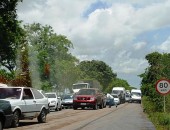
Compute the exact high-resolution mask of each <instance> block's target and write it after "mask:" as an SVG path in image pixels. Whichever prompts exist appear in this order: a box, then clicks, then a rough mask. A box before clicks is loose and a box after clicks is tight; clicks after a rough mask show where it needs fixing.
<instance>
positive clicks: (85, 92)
mask: <svg viewBox="0 0 170 130" xmlns="http://www.w3.org/2000/svg"><path fill="white" fill-rule="evenodd" d="M94 94H95V90H93V89H81V90H80V91H79V92H78V95H94Z"/></svg>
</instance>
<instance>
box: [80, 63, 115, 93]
mask: <svg viewBox="0 0 170 130" xmlns="http://www.w3.org/2000/svg"><path fill="white" fill-rule="evenodd" d="M78 67H79V68H80V70H81V71H82V75H81V78H82V79H90V78H91V79H96V80H98V81H99V82H100V84H101V85H102V87H103V90H105V89H106V88H107V87H108V85H109V83H110V82H111V81H112V79H113V78H115V77H116V76H117V75H116V73H113V71H112V69H111V67H110V66H108V65H107V64H106V63H104V62H103V61H97V60H92V61H82V62H80V64H79V65H78Z"/></svg>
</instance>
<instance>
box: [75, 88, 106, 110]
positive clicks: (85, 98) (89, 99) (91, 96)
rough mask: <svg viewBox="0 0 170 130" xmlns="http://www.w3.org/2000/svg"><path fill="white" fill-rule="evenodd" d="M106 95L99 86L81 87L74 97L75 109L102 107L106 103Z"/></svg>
mask: <svg viewBox="0 0 170 130" xmlns="http://www.w3.org/2000/svg"><path fill="white" fill-rule="evenodd" d="M104 100H105V96H104V94H103V93H102V92H101V91H100V90H99V89H97V88H84V89H80V90H79V91H78V92H77V93H76V94H75V95H74V97H73V109H74V110H75V109H77V108H82V109H84V108H85V107H90V108H93V109H98V106H99V108H100V109H102V108H103V107H104V105H105V103H104V102H105V101H104Z"/></svg>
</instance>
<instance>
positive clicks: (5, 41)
mask: <svg viewBox="0 0 170 130" xmlns="http://www.w3.org/2000/svg"><path fill="white" fill-rule="evenodd" d="M19 1H21V0H1V1H0V25H1V26H0V66H3V67H5V68H7V69H8V70H9V71H11V72H12V71H13V70H14V69H15V67H16V62H15V60H16V54H17V53H16V51H17V49H18V47H19V45H20V44H22V43H23V36H24V31H23V29H22V28H21V27H20V22H19V21H18V20H17V19H16V18H17V14H16V9H15V8H16V6H17V4H18V2H19Z"/></svg>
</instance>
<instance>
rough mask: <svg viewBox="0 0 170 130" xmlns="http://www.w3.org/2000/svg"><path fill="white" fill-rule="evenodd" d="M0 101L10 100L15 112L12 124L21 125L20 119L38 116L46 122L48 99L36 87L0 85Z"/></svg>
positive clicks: (41, 120)
mask: <svg viewBox="0 0 170 130" xmlns="http://www.w3.org/2000/svg"><path fill="white" fill-rule="evenodd" d="M0 101H8V102H9V103H10V105H11V109H12V112H13V119H12V123H11V126H12V127H17V126H19V120H24V119H33V118H37V120H38V122H39V123H44V122H46V115H47V114H48V109H49V106H48V100H47V98H44V96H43V95H42V94H41V93H40V92H39V91H38V90H36V89H34V88H29V87H0Z"/></svg>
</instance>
